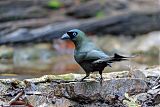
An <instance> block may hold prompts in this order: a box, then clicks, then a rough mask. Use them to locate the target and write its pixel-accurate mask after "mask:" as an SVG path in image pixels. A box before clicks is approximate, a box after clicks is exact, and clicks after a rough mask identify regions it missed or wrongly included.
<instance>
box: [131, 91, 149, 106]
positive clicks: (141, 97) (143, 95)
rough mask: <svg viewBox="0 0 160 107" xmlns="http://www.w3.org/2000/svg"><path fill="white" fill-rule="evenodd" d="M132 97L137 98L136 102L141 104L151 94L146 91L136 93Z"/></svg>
mask: <svg viewBox="0 0 160 107" xmlns="http://www.w3.org/2000/svg"><path fill="white" fill-rule="evenodd" d="M134 98H136V99H137V102H138V103H139V104H142V103H144V102H146V101H148V100H151V98H152V96H151V95H150V94H148V93H140V94H138V95H136V96H135V97H134Z"/></svg>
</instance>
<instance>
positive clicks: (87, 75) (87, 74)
mask: <svg viewBox="0 0 160 107" xmlns="http://www.w3.org/2000/svg"><path fill="white" fill-rule="evenodd" d="M89 75H90V73H86V76H85V77H83V78H82V79H81V80H80V81H83V80H84V79H85V78H87V77H89Z"/></svg>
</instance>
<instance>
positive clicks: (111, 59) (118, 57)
mask: <svg viewBox="0 0 160 107" xmlns="http://www.w3.org/2000/svg"><path fill="white" fill-rule="evenodd" d="M134 57H135V56H128V57H126V56H122V55H119V54H117V53H115V54H114V56H111V57H109V58H103V59H99V60H96V61H94V62H93V64H102V63H106V64H107V65H110V64H111V63H113V62H117V61H123V60H128V59H130V58H134ZM110 66H111V65H110Z"/></svg>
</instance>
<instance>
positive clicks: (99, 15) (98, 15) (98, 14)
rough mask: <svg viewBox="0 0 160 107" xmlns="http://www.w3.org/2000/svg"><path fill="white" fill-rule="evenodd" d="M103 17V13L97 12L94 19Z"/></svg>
mask: <svg viewBox="0 0 160 107" xmlns="http://www.w3.org/2000/svg"><path fill="white" fill-rule="evenodd" d="M104 16H105V13H104V12H103V11H99V12H97V14H96V18H103V17H104Z"/></svg>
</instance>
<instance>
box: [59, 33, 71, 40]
mask: <svg viewBox="0 0 160 107" xmlns="http://www.w3.org/2000/svg"><path fill="white" fill-rule="evenodd" d="M61 39H62V40H67V39H70V37H69V35H68V34H67V33H65V34H64V35H63V36H62V37H61Z"/></svg>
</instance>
